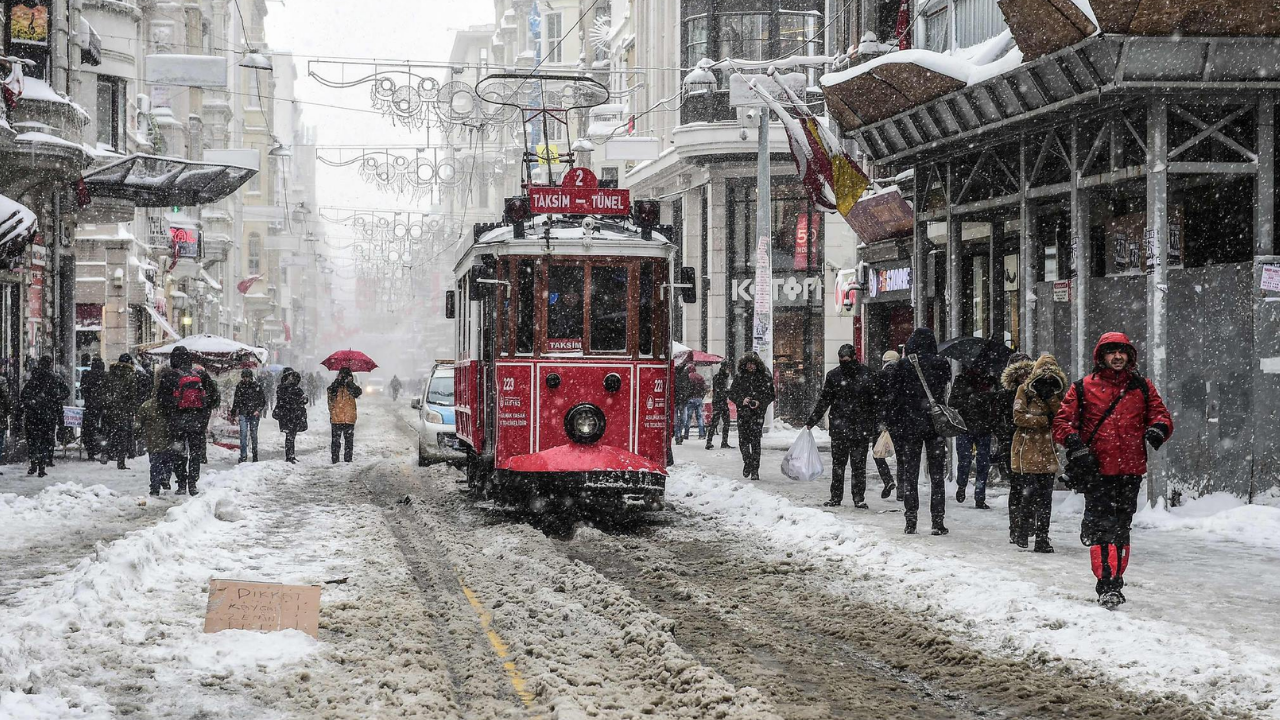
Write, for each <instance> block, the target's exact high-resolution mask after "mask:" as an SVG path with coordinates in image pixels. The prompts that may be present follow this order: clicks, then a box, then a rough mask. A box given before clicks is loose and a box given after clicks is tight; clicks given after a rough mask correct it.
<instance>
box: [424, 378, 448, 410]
mask: <svg viewBox="0 0 1280 720" xmlns="http://www.w3.org/2000/svg"><path fill="white" fill-rule="evenodd" d="M427 404H428V405H447V406H449V407H453V376H452V375H436V376H435V377H433V378H431V384H430V385H428V386H427Z"/></svg>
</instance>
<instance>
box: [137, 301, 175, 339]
mask: <svg viewBox="0 0 1280 720" xmlns="http://www.w3.org/2000/svg"><path fill="white" fill-rule="evenodd" d="M142 307H144V308H146V310H147V314H148V315H150V316H151V319H152V320H155V321H156V323H157V324H158V325H159V326H160V328H161V329H162V330H164V331H165V333H166V334H167V335H168V336H169V337H171V338H173V339H174V340H181V339H182V336H181V335H179V334H178V331H177V330H174V329H173V326H172V325H170V324H169V321H168V320H165V319H164V316H163V315H161V314H160V312H159V311H157V310H156V309H155V308H153V307H151V306H150V305H143V306H142Z"/></svg>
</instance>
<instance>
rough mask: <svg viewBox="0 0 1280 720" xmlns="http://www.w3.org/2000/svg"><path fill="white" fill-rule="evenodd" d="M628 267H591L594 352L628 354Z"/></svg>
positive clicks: (592, 344)
mask: <svg viewBox="0 0 1280 720" xmlns="http://www.w3.org/2000/svg"><path fill="white" fill-rule="evenodd" d="M628 275H629V273H628V272H627V268H626V267H619V266H616V265H593V266H592V267H591V352H613V353H616V352H626V351H627V313H629V312H630V309H629V308H628V307H627V277H628Z"/></svg>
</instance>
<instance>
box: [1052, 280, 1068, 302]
mask: <svg viewBox="0 0 1280 720" xmlns="http://www.w3.org/2000/svg"><path fill="white" fill-rule="evenodd" d="M1053 301H1054V302H1071V281H1070V280H1054V281H1053Z"/></svg>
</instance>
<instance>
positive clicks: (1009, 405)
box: [991, 352, 1035, 544]
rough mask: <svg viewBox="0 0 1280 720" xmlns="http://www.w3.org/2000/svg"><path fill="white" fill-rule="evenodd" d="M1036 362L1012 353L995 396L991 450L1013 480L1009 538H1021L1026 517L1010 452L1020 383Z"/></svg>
mask: <svg viewBox="0 0 1280 720" xmlns="http://www.w3.org/2000/svg"><path fill="white" fill-rule="evenodd" d="M1033 367H1035V363H1033V362H1031V356H1030V355H1028V354H1026V353H1020V352H1019V353H1014V354H1013V355H1010V356H1009V364H1008V365H1006V366H1005V368H1004V371H1003V372H1002V373H1001V374H1000V389H999V390H997V391H996V394H995V398H994V399H993V400H992V403H991V404H992V407H993V408H994V413H995V416H996V421H995V425H994V426H993V428H992V431H991V443H992V445H991V454H992V458H993V462H994V463H995V464H996V466H997V467H998V468H1000V474H1001V475H1003V476H1004V477H1005V478H1007V479H1008V481H1009V542H1010V544H1013V543H1016V542H1017V541H1018V526H1019V523H1020V522H1021V521H1022V515H1021V510H1020V507H1021V503H1022V480H1021V478H1020V477H1019V476H1015V475H1014V474H1013V470H1012V467H1011V464H1010V457H1009V452H1010V449H1011V448H1012V447H1013V433H1014V431H1015V430H1017V426H1015V425H1014V424H1013V402H1014V400H1016V399H1017V397H1018V387H1019V386H1020V385H1022V383H1024V382H1026V381H1027V378H1029V377H1031V369H1032V368H1033Z"/></svg>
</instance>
